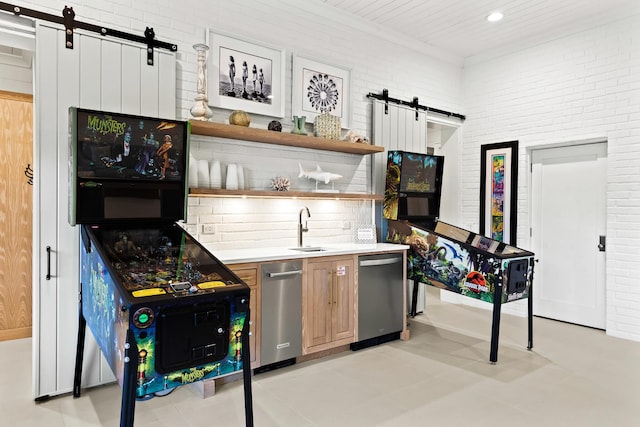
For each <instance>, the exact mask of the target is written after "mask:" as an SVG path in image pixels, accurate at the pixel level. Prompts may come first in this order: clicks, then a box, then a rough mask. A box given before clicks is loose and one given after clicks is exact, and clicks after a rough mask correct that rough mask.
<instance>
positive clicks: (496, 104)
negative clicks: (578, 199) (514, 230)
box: [461, 16, 640, 341]
mask: <svg viewBox="0 0 640 427" xmlns="http://www.w3.org/2000/svg"><path fill="white" fill-rule="evenodd" d="M639 46H640V16H632V17H629V18H627V19H624V20H622V21H619V22H616V23H612V24H609V25H606V26H602V27H599V28H596V29H592V30H590V31H585V32H581V33H577V34H574V35H572V36H570V37H566V38H562V39H558V40H556V41H553V42H550V43H545V44H542V45H539V46H536V47H532V48H529V49H526V50H523V51H520V52H518V53H515V54H510V55H507V56H504V57H500V58H497V59H493V60H490V61H487V62H484V63H478V64H473V65H469V66H467V67H465V70H464V86H463V94H464V105H465V112H466V115H467V121H466V122H465V125H464V138H463V149H462V151H463V156H462V162H463V165H462V166H463V167H462V170H463V174H462V188H463V189H464V190H463V192H462V201H461V204H462V217H463V223H464V224H465V225H466V226H467V227H469V228H471V229H475V230H477V229H478V227H479V224H478V218H479V213H478V192H479V189H480V183H479V177H480V145H481V144H488V143H495V142H503V141H512V140H519V141H520V150H519V153H520V155H519V170H520V171H521V172H520V176H519V177H518V218H517V221H518V245H519V246H522V247H525V248H526V247H527V246H528V245H529V238H528V236H529V231H528V230H529V227H530V218H529V215H530V212H529V209H530V208H529V196H528V194H529V188H528V180H527V177H528V161H529V160H528V157H527V147H534V146H540V145H545V144H558V143H565V142H571V141H579V140H588V139H591V138H606V139H607V140H608V150H609V151H608V182H607V211H608V214H607V236H608V239H607V284H606V286H607V294H606V296H607V325H606V328H607V333H608V334H610V335H613V336H617V337H622V338H628V339H633V340H637V341H640V282H638V280H637V277H638V276H639V275H640V260H639V258H638V256H639V255H640V144H639V143H638V137H639V136H640V49H639V48H638V47H639ZM574 268H580V266H574Z"/></svg>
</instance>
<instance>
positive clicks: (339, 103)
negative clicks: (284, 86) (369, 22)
mask: <svg viewBox="0 0 640 427" xmlns="http://www.w3.org/2000/svg"><path fill="white" fill-rule="evenodd" d="M291 92H292V96H293V98H292V100H291V107H292V108H291V110H292V112H291V114H292V115H293V116H298V117H300V116H306V121H307V123H313V121H314V119H315V117H316V116H317V115H320V114H322V113H329V114H331V115H334V116H338V117H340V124H341V127H342V128H343V129H349V128H351V70H350V69H347V68H343V67H339V66H336V65H329V64H324V63H322V62H318V61H315V60H313V59H309V58H305V57H302V56H297V55H293V88H292V91H291Z"/></svg>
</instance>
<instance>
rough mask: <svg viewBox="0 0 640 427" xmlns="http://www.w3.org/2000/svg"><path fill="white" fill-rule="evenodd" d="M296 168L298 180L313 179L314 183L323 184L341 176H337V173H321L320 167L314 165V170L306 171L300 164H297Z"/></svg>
mask: <svg viewBox="0 0 640 427" xmlns="http://www.w3.org/2000/svg"><path fill="white" fill-rule="evenodd" d="M298 167H299V168H300V174H299V175H298V178H308V179H315V180H316V181H321V182H324V183H325V184H328V183H329V182H331V181H335V180H337V179H340V178H342V175H338V174H337V173H331V172H325V171H323V170H322V169H321V168H320V165H316V170H308V171H306V170H304V169H302V165H301V164H300V163H298Z"/></svg>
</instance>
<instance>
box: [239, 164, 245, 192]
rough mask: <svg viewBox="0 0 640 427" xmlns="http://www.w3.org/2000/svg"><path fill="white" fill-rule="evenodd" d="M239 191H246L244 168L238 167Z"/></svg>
mask: <svg viewBox="0 0 640 427" xmlns="http://www.w3.org/2000/svg"><path fill="white" fill-rule="evenodd" d="M238 190H244V168H243V167H242V165H238Z"/></svg>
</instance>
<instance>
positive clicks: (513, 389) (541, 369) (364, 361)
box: [0, 292, 640, 427]
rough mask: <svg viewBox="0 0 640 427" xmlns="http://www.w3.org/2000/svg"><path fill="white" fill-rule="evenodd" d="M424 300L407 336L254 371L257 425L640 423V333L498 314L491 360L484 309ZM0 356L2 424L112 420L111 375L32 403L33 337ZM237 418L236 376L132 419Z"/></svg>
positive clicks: (184, 422) (222, 422) (181, 423)
mask: <svg viewBox="0 0 640 427" xmlns="http://www.w3.org/2000/svg"><path fill="white" fill-rule="evenodd" d="M427 300H428V303H427V309H426V314H423V315H421V316H418V317H417V318H416V319H413V320H411V322H410V329H411V339H410V340H409V341H406V342H403V341H395V342H392V343H388V344H384V345H380V346H377V347H372V348H369V349H366V350H361V351H358V352H344V353H341V354H338V355H335V356H331V357H328V358H325V359H321V360H315V361H311V362H306V363H302V364H298V365H295V366H291V367H287V368H282V369H279V370H276V371H272V372H268V373H263V374H259V375H256V376H254V377H253V379H252V388H253V407H254V421H255V426H257V427H267V426H291V427H304V426H331V427H335V426H349V427H352V426H363V427H364V426H439V427H442V426H456V427H459V426H491V427H500V426H553V427H557V426H580V427H588V426H598V427H600V426H616V427H622V426H632V427H633V426H635V427H637V426H640V343H638V342H631V341H625V340H620V339H616V338H611V337H608V336H606V335H605V334H604V332H602V331H599V330H593V329H589V328H583V327H580V326H575V325H570V324H565V323H560V322H555V321H551V320H548V319H541V318H535V319H534V328H535V331H534V348H533V351H528V350H527V349H526V339H527V334H526V319H523V318H519V317H512V316H508V315H503V319H502V330H501V336H500V350H499V360H498V363H497V364H495V365H492V364H490V363H489V337H490V325H491V313H490V311H485V310H479V309H476V308H470V307H465V306H458V305H452V304H449V303H445V302H440V301H439V299H438V297H437V294H434V293H432V292H429V293H428V298H427ZM0 366H2V376H1V378H2V379H1V380H0V425H1V426H34V427H35V426H37V427H62V426H64V427H74V426H117V425H118V424H119V412H120V389H119V387H118V386H116V385H108V386H102V387H97V388H93V389H87V390H84V391H83V394H82V397H80V398H79V399H74V398H73V397H72V396H70V395H64V396H59V397H56V398H52V399H50V400H49V401H46V402H43V403H35V402H34V401H33V400H32V397H31V393H32V392H31V378H30V376H31V375H30V372H31V340H30V339H22V340H15V341H7V342H2V343H0ZM243 425H244V400H243V387H242V382H236V383H231V384H226V385H224V386H222V387H219V388H218V389H217V391H216V395H215V396H213V397H211V398H208V399H203V398H202V397H201V396H200V395H199V394H198V392H197V390H196V389H195V388H194V387H193V386H185V387H182V388H179V389H176V390H175V391H174V392H173V393H171V394H170V395H168V396H165V397H156V398H154V399H151V400H148V401H144V402H138V403H137V404H136V411H135V426H157V427H163V426H167V427H169V426H170V427H192V426H193V427H195V426H198V427H203V426H225V427H229V426H243Z"/></svg>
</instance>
